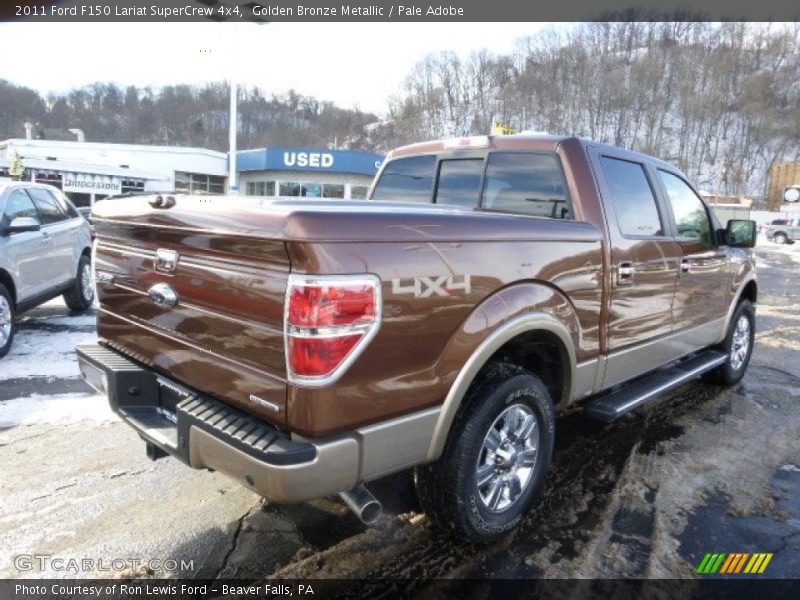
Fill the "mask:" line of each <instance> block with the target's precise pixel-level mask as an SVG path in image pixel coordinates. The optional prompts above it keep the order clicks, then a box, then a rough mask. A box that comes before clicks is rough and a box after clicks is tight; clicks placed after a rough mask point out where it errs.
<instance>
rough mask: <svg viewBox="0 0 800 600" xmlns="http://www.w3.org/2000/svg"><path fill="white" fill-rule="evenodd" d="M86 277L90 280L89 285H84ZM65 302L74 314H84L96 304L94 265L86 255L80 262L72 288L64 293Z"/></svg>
mask: <svg viewBox="0 0 800 600" xmlns="http://www.w3.org/2000/svg"><path fill="white" fill-rule="evenodd" d="M84 277H88V278H89V285H88V286H85V285H84ZM64 302H66V303H67V307H68V308H69V309H70V310H71V311H72V312H82V311H84V310H86V309H88V308H89V307H90V306H91V305H92V302H94V282H93V281H92V263H91V261H90V260H89V257H88V256H86V255H85V254H84V255H83V256H81V259H80V260H79V261H78V272H77V273H76V274H75V281H73V283H72V286H71V287H70V288H69V290H67V291H66V292H64Z"/></svg>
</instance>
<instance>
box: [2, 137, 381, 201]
mask: <svg viewBox="0 0 800 600" xmlns="http://www.w3.org/2000/svg"><path fill="white" fill-rule="evenodd" d="M15 156H19V157H20V160H21V161H22V166H23V167H24V168H25V173H24V175H23V179H25V180H28V181H37V182H40V183H47V184H50V185H53V186H55V187H57V188H59V189H61V190H63V191H64V192H65V193H66V194H67V195H68V196H69V197H70V198H71V199H72V201H73V202H74V203H75V204H76V205H78V206H90V205H92V204H94V202H95V201H96V200H101V199H103V198H105V197H107V196H111V195H119V194H126V193H139V192H172V191H174V192H177V193H191V194H223V193H225V192H227V188H228V181H227V175H228V155H227V154H226V153H224V152H217V151H215V150H207V149H205V148H183V147H178V146H145V145H138V144H106V143H97V142H84V141H56V140H35V139H9V140H5V141H0V177H4V176H7V175H8V171H9V168H10V166H11V164H12V162H13V161H14V158H15ZM383 159H384V156H383V155H382V154H375V153H372V152H361V151H354V150H323V149H315V148H259V149H256V150H244V151H240V152H237V154H236V163H237V165H236V167H237V173H238V178H239V186H238V189H239V193H240V194H242V195H248V196H296V197H307V198H366V195H367V190H368V188H369V185H370V183H371V182H372V179H373V177H374V176H375V174H376V173H377V172H378V168H379V167H380V165H381V163H382V162H383Z"/></svg>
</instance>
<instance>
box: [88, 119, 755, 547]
mask: <svg viewBox="0 0 800 600" xmlns="http://www.w3.org/2000/svg"><path fill="white" fill-rule="evenodd" d="M94 223H95V226H96V229H97V241H96V245H95V252H94V269H95V277H96V281H97V291H98V298H99V301H100V308H99V312H98V336H99V338H100V339H99V342H98V344H97V345H92V346H82V347H80V348H79V362H80V368H81V371H82V373H83V376H84V377H85V379H86V380H87V381H88V382H90V383H91V384H92V385H93V386H94V387H96V388H97V389H99V390H101V391H102V392H103V393H105V394H108V397H109V401H110V403H111V406H112V407H113V408H114V410H115V411H116V412H117V413H118V414H119V415H120V416H121V417H122V418H123V419H124V420H125V421H126V422H127V423H128V424H129V425H130V426H131V427H132V428H133V429H134V430H135V431H136V432H137V433H138V434H139V435H140V436H141V437H142V438H143V439H144V441H145V442H146V447H147V452H148V455H149V456H150V457H151V458H154V459H155V458H159V457H161V456H166V455H172V456H174V457H177V458H178V459H180V460H182V461H183V462H185V463H186V464H188V465H191V466H192V467H194V468H207V469H214V470H217V471H221V472H223V473H226V474H228V475H229V476H231V477H234V478H235V479H237V480H238V481H240V482H241V483H242V484H244V485H246V486H248V487H250V488H251V489H253V490H255V491H256V492H258V493H260V494H263V495H265V496H267V497H269V498H271V499H272V500H274V501H277V502H299V501H303V500H307V499H312V498H318V497H322V496H326V495H330V494H336V493H339V494H340V495H341V496H342V498H343V499H344V500H345V502H347V504H348V505H349V506H350V507H351V508H353V509H354V510H355V511H356V512H357V513H358V514H359V516H360V517H361V518H362V519H363V520H364V521H365V522H372V521H374V520H376V519H377V517H378V515H379V514H380V503H379V502H378V501H377V500H376V499H375V498H374V497H373V496H372V495H371V494H370V492H369V491H367V489H366V488H365V487H364V483H365V482H369V481H371V480H375V479H377V478H379V477H382V476H384V475H387V474H389V473H393V472H396V471H399V470H403V469H408V468H410V467H416V484H417V489H418V492H419V497H420V502H421V504H422V506H423V507H424V509H425V510H426V512H427V513H428V515H429V517H430V518H431V520H432V522H433V523H434V524H435V525H437V526H440V527H442V528H444V529H447V530H450V531H453V532H454V533H456V534H458V535H461V536H463V537H466V538H467V539H470V540H473V541H478V542H487V541H491V540H494V539H497V538H498V537H499V536H501V535H503V534H504V533H505V532H507V531H508V530H510V529H511V528H513V527H514V526H515V525H516V524H517V523H518V522H519V521H520V519H521V518H522V516H523V514H524V513H525V511H526V510H528V509H529V507H530V506H531V504H532V503H533V502H534V500H535V498H536V496H537V494H538V493H539V492H540V490H541V488H542V486H543V482H544V480H545V474H546V472H547V470H548V467H549V464H550V460H551V455H552V452H553V440H554V436H555V431H556V416H557V415H559V414H562V413H564V412H566V411H570V410H582V411H584V412H585V413H586V414H587V415H588V416H590V417H593V418H596V419H600V420H602V421H606V422H610V421H612V420H614V419H616V418H617V417H619V416H621V415H623V414H625V413H626V412H628V411H630V410H632V409H634V408H636V407H637V406H640V405H642V404H644V403H646V402H648V401H650V400H652V399H654V398H656V397H657V396H658V395H659V394H661V393H663V392H665V391H666V390H668V389H671V388H673V387H676V386H678V385H680V384H682V383H683V382H685V381H688V380H689V379H692V378H694V377H697V376H700V375H705V376H706V377H707V378H708V379H712V380H714V381H717V382H719V383H721V384H727V385H731V384H734V383H736V382H738V381H739V380H740V379H741V378H742V376H743V375H744V372H745V369H746V368H747V364H748V362H749V359H750V354H751V351H752V347H753V332H754V325H755V322H754V312H755V309H754V307H755V303H756V296H757V287H756V278H755V270H754V263H753V258H752V256H751V252H750V250H749V248H750V247H752V246H753V244H754V240H755V223H753V222H751V221H730V222H729V223H728V224H727V227H726V228H723V227H721V226H720V224H719V223H718V222H717V219H716V217H715V216H714V213H713V212H711V211H710V210H709V209H708V207H707V206H706V205H705V204H704V202H703V200H702V199H701V198H700V196H699V195H698V194H697V192H696V191H695V189H694V188H693V187H692V186H691V185H690V184H689V183H688V182H687V181H686V178H685V177H684V176H683V175H682V174H681V173H680V172H679V171H678V170H676V169H675V168H674V167H672V166H671V165H669V164H667V163H665V162H662V161H660V160H657V159H655V158H651V157H649V156H644V155H641V154H636V153H633V152H628V151H625V150H621V149H619V148H614V147H611V146H605V145H601V144H596V143H593V142H590V141H587V140H581V139H577V138H563V137H548V136H526V135H514V136H496V137H474V138H464V139H456V140H447V141H438V142H429V143H423V144H417V145H413V146H408V147H404V148H400V149H398V150H395V151H394V152H392V153H391V154H390V155H389V157H388V159H387V161H386V162H385V164H384V165H383V167H382V169H381V172H380V173H379V175H378V176H377V178H376V180H375V183H374V184H373V186H372V189H371V191H370V200H369V201H366V202H365V201H346V200H318V199H317V200H311V199H275V198H259V197H247V198H235V197H214V198H208V197H191V196H174V197H173V196H150V197H135V198H126V199H116V200H107V201H104V202H101V203H99V204H98V205H97V206H96V207H95V211H94Z"/></svg>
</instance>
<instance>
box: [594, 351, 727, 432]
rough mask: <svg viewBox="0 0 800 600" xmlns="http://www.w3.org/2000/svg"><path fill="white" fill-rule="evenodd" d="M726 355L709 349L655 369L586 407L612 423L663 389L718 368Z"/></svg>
mask: <svg viewBox="0 0 800 600" xmlns="http://www.w3.org/2000/svg"><path fill="white" fill-rule="evenodd" d="M726 359H727V356H726V355H725V354H723V353H722V352H718V351H716V350H706V351H704V352H701V353H700V354H696V355H695V356H692V357H690V358H687V359H684V360H682V361H680V362H679V363H677V364H675V365H672V366H669V367H666V368H663V369H659V370H658V371H653V372H652V373H650V374H648V375H645V376H644V377H642V378H640V379H636V380H634V381H632V382H630V383H626V384H624V385H623V386H622V387H621V388H619V389H616V390H613V391H610V392H605V393H602V394H600V395H599V396H597V397H595V398H594V399H593V400H591V401H590V402H589V403H588V404H587V405H586V407H585V409H584V413H585V414H586V416H588V417H591V418H592V419H597V420H598V421H603V422H604V423H611V422H612V421H614V420H615V419H618V418H619V417H621V416H622V415H624V414H626V413H629V412H630V411H632V410H634V409H636V408H638V407H640V406H642V405H643V404H646V403H648V402H650V401H651V400H655V399H656V398H658V397H659V396H660V395H661V394H663V393H664V392H668V391H669V390H671V389H674V388H676V387H678V386H679V385H682V384H684V383H686V382H687V381H690V380H692V379H694V378H695V377H698V376H700V375H702V374H703V373H705V372H707V371H710V370H711V369H713V368H715V367H718V366H719V365H721V364H722V363H724V362H725V360H726Z"/></svg>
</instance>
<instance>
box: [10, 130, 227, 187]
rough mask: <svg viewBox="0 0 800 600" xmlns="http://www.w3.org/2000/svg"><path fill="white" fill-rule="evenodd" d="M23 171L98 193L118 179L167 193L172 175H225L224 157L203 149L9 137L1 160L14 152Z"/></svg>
mask: <svg viewBox="0 0 800 600" xmlns="http://www.w3.org/2000/svg"><path fill="white" fill-rule="evenodd" d="M15 153H18V154H19V155H20V156H21V157H22V162H23V165H24V166H25V167H26V168H28V169H36V170H42V171H44V170H48V171H50V172H56V173H61V174H62V181H64V180H67V179H68V180H69V181H72V182H74V185H73V187H72V191H77V189H78V188H83V189H84V190H85V192H86V193H95V194H97V195H103V193H104V192H103V190H106V191H105V194H111V193H119V191H117V189H116V188H118V187H119V186H118V182H119V181H120V180H122V179H125V178H128V179H137V180H144V191H154V192H155V191H172V190H174V189H175V173H176V172H182V173H193V174H200V175H213V176H217V177H226V176H227V155H226V154H225V153H224V152H217V151H215V150H207V149H205V148H184V147H176V146H144V145H138V144H107V143H99V142H71V141H56V140H29V139H9V140H5V141H2V142H0V160H3V163H6V164H7V163H9V162H10V161H11V160H12V159H13V157H14V154H15Z"/></svg>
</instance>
